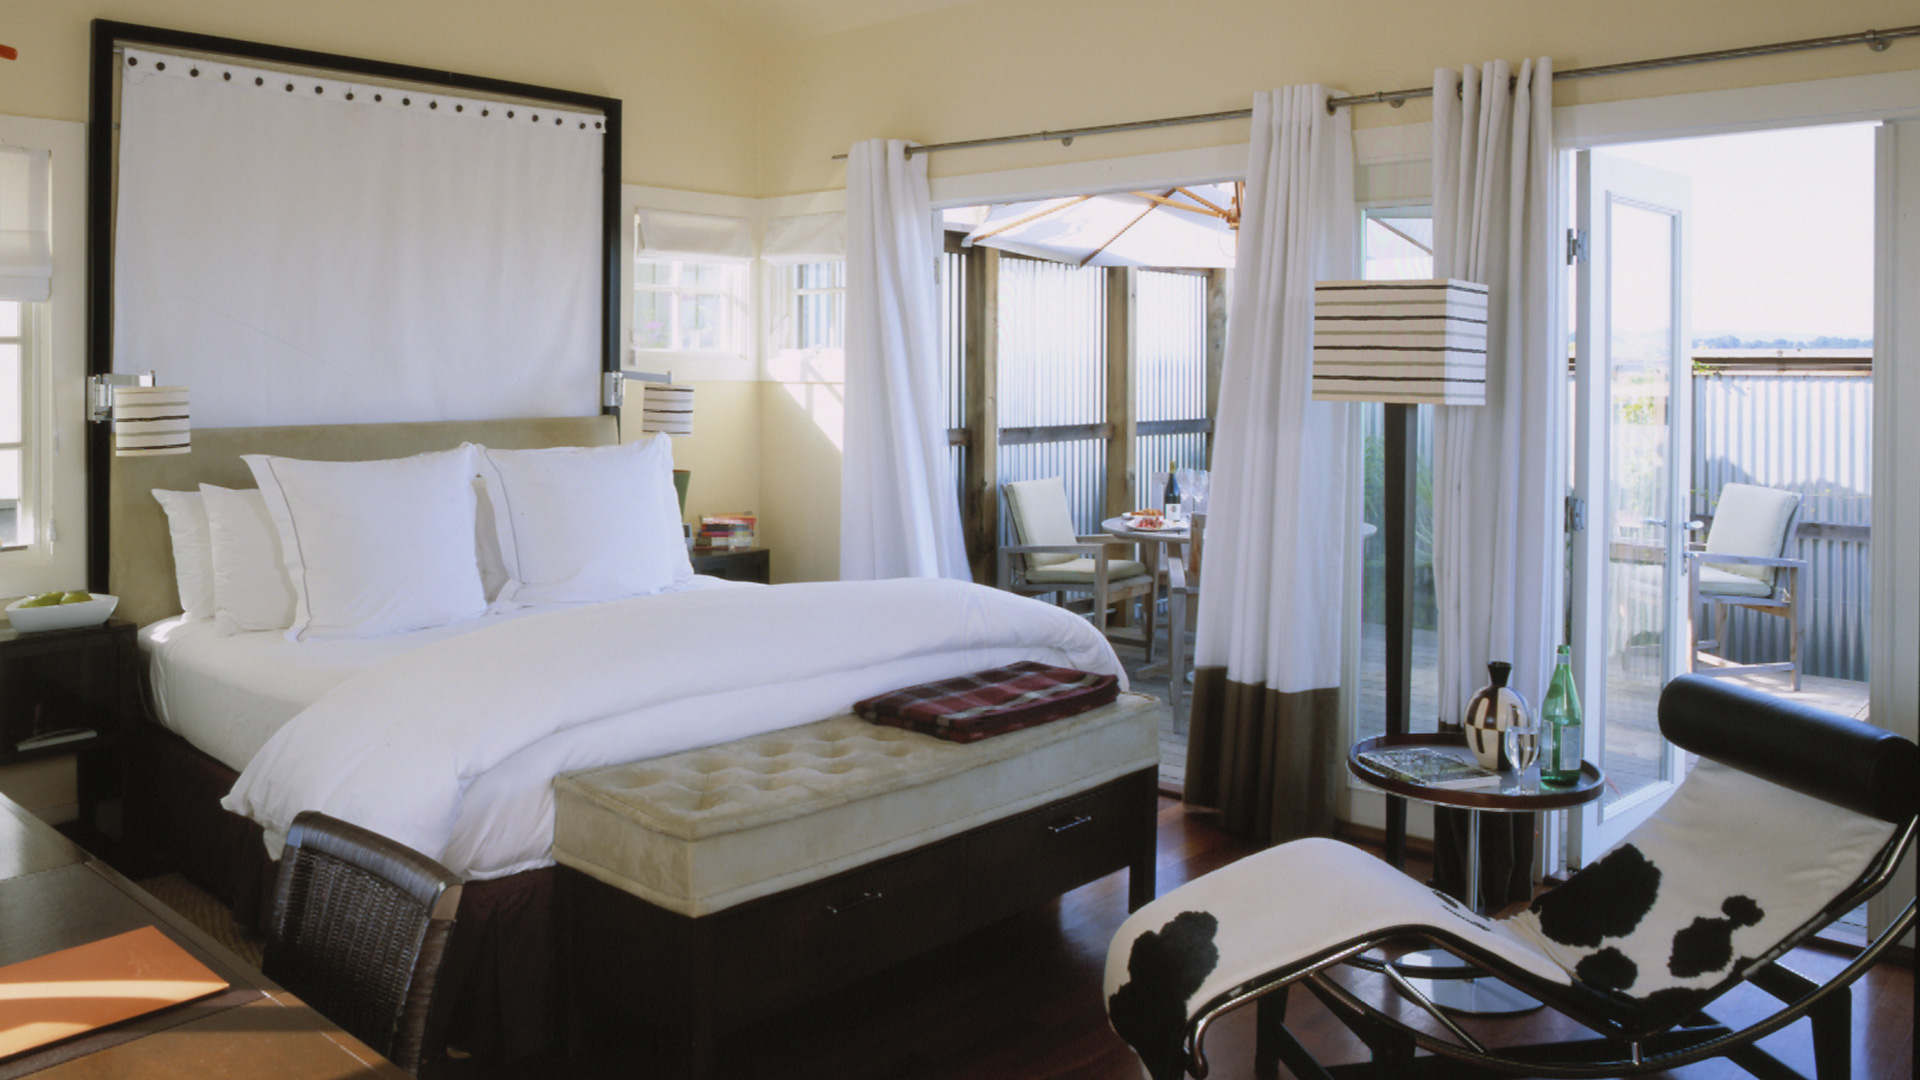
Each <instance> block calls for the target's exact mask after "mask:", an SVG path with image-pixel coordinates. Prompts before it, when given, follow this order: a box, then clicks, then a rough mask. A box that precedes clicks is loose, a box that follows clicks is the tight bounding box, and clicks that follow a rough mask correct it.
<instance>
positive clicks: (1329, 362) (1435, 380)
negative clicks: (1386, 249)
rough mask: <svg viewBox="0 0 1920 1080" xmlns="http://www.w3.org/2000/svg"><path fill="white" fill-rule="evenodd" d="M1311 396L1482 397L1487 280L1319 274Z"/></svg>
mask: <svg viewBox="0 0 1920 1080" xmlns="http://www.w3.org/2000/svg"><path fill="white" fill-rule="evenodd" d="M1313 397H1314V400H1316V401H1384V402H1388V403H1390V404H1402V405H1485V404H1486V403H1487V287H1486V286H1485V285H1476V284H1474V283H1473V282H1471V281H1455V280H1453V279H1451V278H1443V279H1437V280H1432V281H1322V282H1319V283H1318V284H1316V285H1315V286H1314V287H1313Z"/></svg>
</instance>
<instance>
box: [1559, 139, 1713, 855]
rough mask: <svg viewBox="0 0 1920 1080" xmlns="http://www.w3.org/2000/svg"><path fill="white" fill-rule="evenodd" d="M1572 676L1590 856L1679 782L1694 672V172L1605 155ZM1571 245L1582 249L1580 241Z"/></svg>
mask: <svg viewBox="0 0 1920 1080" xmlns="http://www.w3.org/2000/svg"><path fill="white" fill-rule="evenodd" d="M1575 184H1576V187H1575V196H1576V203H1575V206H1576V210H1575V216H1576V219H1577V222H1578V224H1577V228H1578V229H1579V230H1580V233H1581V234H1583V235H1584V239H1585V243H1584V249H1585V257H1584V259H1580V260H1579V261H1577V262H1576V266H1575V288H1576V297H1575V330H1574V350H1575V358H1576V362H1575V391H1574V455H1573V456H1574V490H1573V495H1574V498H1575V499H1576V500H1578V502H1576V504H1575V506H1576V509H1577V510H1579V509H1583V510H1584V513H1583V514H1577V516H1580V517H1584V527H1583V528H1582V527H1578V523H1576V529H1575V531H1574V532H1573V533H1572V539H1573V551H1572V581H1571V585H1572V601H1573V603H1572V616H1573V624H1572V627H1571V629H1572V644H1573V652H1574V678H1575V681H1576V682H1577V683H1578V686H1579V690H1580V696H1581V701H1582V705H1583V706H1584V711H1585V719H1586V733H1585V738H1586V752H1585V756H1586V758H1587V760H1589V761H1593V762H1596V763H1597V764H1599V766H1600V767H1601V768H1602V769H1603V770H1605V772H1606V774H1607V778H1608V785H1607V791H1606V794H1605V795H1604V796H1603V797H1602V798H1601V799H1600V800H1598V801H1597V802H1594V803H1589V804H1588V805H1587V806H1586V807H1585V808H1584V809H1583V811H1582V812H1581V814H1580V816H1579V817H1577V818H1574V819H1572V820H1570V821H1569V823H1568V851H1567V861H1568V864H1569V866H1570V867H1575V868H1577V867H1580V866H1584V865H1586V864H1587V863H1589V862H1592V861H1593V860H1594V859H1597V858H1599V857H1600V855H1601V854H1603V853H1604V852H1605V851H1606V850H1607V849H1608V848H1609V847H1611V846H1612V845H1613V844H1614V843H1616V842H1617V841H1619V840H1620V838H1621V837H1623V836H1625V835H1626V833H1627V832H1628V831H1629V830H1631V829H1632V828H1633V827H1634V826H1635V825H1637V824H1639V823H1640V822H1641V821H1643V820H1645V819H1646V818H1647V816H1648V815H1650V814H1652V813H1653V811H1654V810H1655V809H1657V808H1658V807H1659V806H1660V804H1661V803H1663V802H1665V801H1666V798H1667V796H1668V795H1670V794H1671V793H1672V791H1673V788H1674V787H1675V785H1677V784H1678V783H1679V782H1680V780H1681V778H1682V770H1683V767H1684V763H1683V761H1682V760H1681V755H1680V752H1679V751H1678V750H1677V748H1675V747H1674V746H1673V745H1672V744H1670V743H1668V742H1667V741H1666V740H1664V739H1662V738H1661V737H1660V729H1659V723H1658V718H1657V716H1656V706H1657V703H1658V699H1659V694H1660V689H1661V687H1663V686H1665V685H1666V683H1667V680H1669V679H1671V678H1673V677H1674V676H1675V675H1677V674H1679V673H1680V672H1682V671H1684V670H1686V664H1687V656H1686V642H1687V626H1686V614H1687V613H1686V590H1685V588H1684V587H1683V579H1682V576H1681V575H1682V572H1683V570H1684V558H1685V554H1684V553H1685V551H1686V544H1687V540H1688V533H1687V528H1686V513H1687V506H1688V498H1687V495H1688V485H1689V476H1690V473H1691V458H1692V447H1691V434H1692V423H1691V418H1692V401H1691V398H1692V384H1693V378H1692V361H1691V356H1690V354H1689V350H1688V338H1687V325H1686V324H1687V318H1686V313H1687V273H1686V268H1687V263H1686V257H1687V226H1688V203H1689V183H1688V181H1687V179H1686V178H1685V177H1681V176H1676V175H1674V174H1672V173H1667V172H1662V171H1660V170H1657V169H1652V168H1649V167H1647V166H1644V165H1640V164H1637V163H1635V162H1631V161H1626V160H1624V159H1621V158H1617V157H1610V156H1608V155H1607V154H1605V153H1603V152H1599V151H1581V152H1579V153H1578V154H1577V155H1576V161H1575ZM1576 250H1577V249H1576Z"/></svg>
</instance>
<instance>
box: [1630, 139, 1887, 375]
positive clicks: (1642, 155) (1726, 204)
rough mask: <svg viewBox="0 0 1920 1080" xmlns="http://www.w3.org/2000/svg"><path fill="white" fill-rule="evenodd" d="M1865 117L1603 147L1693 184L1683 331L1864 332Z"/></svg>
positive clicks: (1799, 335)
mask: <svg viewBox="0 0 1920 1080" xmlns="http://www.w3.org/2000/svg"><path fill="white" fill-rule="evenodd" d="M1873 131H1874V125H1872V124H1845V125H1835V126H1828V127H1810V128H1795V129H1790V130H1784V131H1763V132H1753V133H1749V134H1740V135H1716V136H1713V137H1711V138H1704V139H1677V140H1671V141H1667V142H1657V143H1636V144H1633V145H1630V146H1610V147H1606V148H1605V149H1603V150H1600V151H1596V153H1606V154H1613V155H1617V156H1619V157H1623V158H1628V159H1631V160H1633V161H1637V162H1640V163H1641V164H1644V165H1650V166H1652V167H1654V168H1657V169H1664V170H1666V171H1668V172H1673V173H1678V174H1680V175H1682V176H1685V177H1687V178H1688V179H1689V180H1690V181H1691V184H1692V195H1693V205H1692V208H1691V215H1692V223H1693V224H1692V241H1693V242H1692V245H1691V259H1690V263H1691V282H1692V304H1691V307H1692V318H1691V320H1690V326H1689V337H1691V338H1696V339H1697V338H1706V337H1717V336H1720V335H1724V334H1734V335H1738V336H1739V337H1741V338H1743V339H1762V340H1771V339H1774V338H1788V339H1805V338H1813V337H1818V336H1820V335H1830V336H1833V337H1858V338H1870V337H1872V336H1873V141H1874V135H1873Z"/></svg>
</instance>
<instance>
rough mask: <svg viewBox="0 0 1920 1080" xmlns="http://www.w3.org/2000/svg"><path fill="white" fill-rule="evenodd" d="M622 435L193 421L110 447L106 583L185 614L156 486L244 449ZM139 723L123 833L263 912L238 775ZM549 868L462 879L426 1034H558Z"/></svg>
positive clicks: (469, 1046)
mask: <svg viewBox="0 0 1920 1080" xmlns="http://www.w3.org/2000/svg"><path fill="white" fill-rule="evenodd" d="M618 439H619V427H618V420H617V419H616V418H615V417H612V416H591V417H576V418H562V419H532V420H482V421H453V422H445V423H419V424H341V425H324V426H311V427H273V428H217V429H211V430H198V431H195V432H194V433H193V452H192V453H190V454H180V455H173V456H164V457H126V458H113V459H111V460H112V461H113V470H112V489H111V498H110V499H109V501H108V506H109V512H110V514H111V517H110V530H111V531H110V535H111V537H112V544H111V546H110V550H109V567H110V574H111V576H110V580H109V583H110V585H111V590H110V591H112V592H114V594H115V595H117V596H119V597H120V605H119V609H118V610H119V612H120V613H121V614H122V615H123V616H124V617H126V618H128V619H131V620H133V621H134V622H136V623H138V624H140V625H143V626H144V625H145V624H147V623H150V622H153V621H154V620H156V619H164V618H168V617H169V616H173V615H177V614H179V613H180V602H179V595H178V592H177V590H176V588H175V586H174V573H173V546H172V541H171V539H170V537H169V535H168V532H167V519H166V513H165V511H163V510H162V509H161V508H160V503H159V501H158V500H156V499H155V498H154V497H153V494H152V492H153V491H154V489H156V488H159V489H162V490H174V491H181V490H186V491H191V490H194V489H196V488H197V487H198V486H199V485H200V484H202V483H208V484H217V485H219V486H222V487H233V488H250V487H253V486H255V485H254V482H253V475H252V473H251V472H250V471H249V470H248V469H247V466H246V463H245V462H243V461H241V460H240V455H241V454H251V453H263V454H276V455H280V456H284V457H297V458H305V459H308V460H319V461H355V460H374V459H379V458H391V457H404V456H407V455H409V454H418V453H425V452H428V451H433V450H448V449H452V448H453V447H456V446H459V445H460V444H461V443H462V442H477V443H481V444H484V445H487V446H493V447H499V448H501V449H509V450H519V449H531V448H537V447H544V446H603V445H608V444H611V443H614V442H617V441H618ZM142 700H143V701H144V702H146V703H147V705H148V715H147V716H146V717H145V720H146V721H147V722H145V723H139V724H136V725H133V727H134V730H133V732H132V733H131V735H130V737H129V738H128V740H127V752H126V754H125V755H124V762H123V771H124V775H125V777H126V781H125V804H124V808H123V812H122V814H121V821H122V831H123V833H124V836H123V839H124V840H125V842H126V845H127V847H128V848H129V850H130V851H131V852H132V853H133V854H134V855H135V856H136V857H140V858H143V859H144V858H147V857H152V858H153V859H154V860H155V861H157V862H159V863H160V864H162V865H164V866H167V867H170V868H173V869H176V870H178V871H179V872H180V873H181V874H182V875H184V876H185V877H186V878H187V879H188V880H190V881H192V882H193V883H194V884H196V885H199V886H200V887H201V888H203V889H206V890H207V891H208V892H210V893H212V894H213V895H214V896H215V897H216V898H218V899H219V900H220V902H221V903H223V904H225V905H227V906H228V907H229V908H231V909H233V912H234V915H235V917H236V918H239V919H240V920H241V921H242V922H244V923H247V924H249V925H254V926H260V925H263V924H264V919H265V915H266V910H267V903H266V901H267V899H268V897H269V895H270V893H269V890H270V889H271V888H272V883H273V875H274V873H275V869H276V867H275V864H274V863H273V862H272V861H270V860H269V859H268V858H267V855H266V849H265V847H264V845H263V844H262V841H261V830H260V826H259V825H257V824H255V823H253V822H252V821H249V820H247V819H246V818H243V817H240V816H239V815H237V814H232V813H229V812H227V811H226V810H224V809H222V808H221V806H220V799H221V798H222V797H223V796H225V795H226V793H227V792H228V791H230V790H232V788H233V783H234V781H235V780H236V779H238V777H239V774H238V773H236V772H234V770H233V769H231V768H229V767H228V766H227V765H225V764H223V763H221V762H219V761H216V760H215V759H213V758H211V757H209V756H207V755H206V754H204V753H202V752H201V751H199V750H197V749H195V748H194V747H193V746H191V745H189V744H188V743H187V741H186V740H185V739H182V738H181V737H180V736H178V735H175V734H174V733H172V732H171V731H168V730H166V729H165V728H163V727H161V726H160V725H159V723H158V722H157V721H156V720H154V719H153V714H152V712H151V695H150V694H146V695H142ZM554 878H555V874H554V870H553V868H552V867H546V868H542V869H538V870H529V871H525V872H523V873H519V874H512V875H509V876H507V877H504V878H498V879H495V880H492V881H479V882H472V883H469V885H468V886H467V888H466V890H465V892H464V894H463V895H462V898H461V903H460V915H459V922H458V923H457V925H456V927H455V930H454V935H453V940H452V942H451V943H450V944H449V946H448V951H447V959H446V962H445V965H444V967H443V974H442V976H441V989H440V992H439V993H437V994H436V995H435V998H434V1015H433V1016H432V1017H430V1018H429V1021H428V1038H429V1039H430V1040H433V1041H431V1042H430V1043H429V1045H432V1046H435V1047H437V1046H439V1045H441V1044H442V1043H443V1042H445V1041H449V1040H450V1041H451V1042H452V1043H453V1045H456V1046H459V1047H461V1048H462V1049H465V1050H469V1051H472V1052H474V1053H477V1054H487V1055H494V1056H502V1057H508V1058H513V1057H522V1056H525V1055H527V1054H531V1053H533V1052H536V1051H538V1050H539V1049H541V1048H542V1047H544V1046H546V1045H547V1044H548V1043H549V1042H551V1041H552V1039H553V1036H554V1033H555V1031H556V1028H555V1023H554V1002H555V1001H556V1000H557V997H558V986H557V978H556V976H555V966H556V963H557V949H556V947H555V944H554V914H553V913H554Z"/></svg>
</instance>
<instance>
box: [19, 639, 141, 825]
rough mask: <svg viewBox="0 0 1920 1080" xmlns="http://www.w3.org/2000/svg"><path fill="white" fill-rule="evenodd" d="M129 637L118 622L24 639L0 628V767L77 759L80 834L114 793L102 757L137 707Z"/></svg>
mask: <svg viewBox="0 0 1920 1080" xmlns="http://www.w3.org/2000/svg"><path fill="white" fill-rule="evenodd" d="M135 633H136V627H135V626H134V624H133V623H131V622H128V621H127V620H125V619H109V620H107V621H106V622H105V623H103V624H101V625H99V626H83V627H78V628H76V629H73V630H40V631H34V632H30V633H26V632H22V631H19V630H16V629H14V628H13V626H11V625H4V626H0V765H12V764H16V763H19V762H25V761H36V760H39V759H41V758H49V757H59V756H62V755H65V754H74V755H77V757H78V764H79V768H78V770H77V771H78V784H79V790H78V791H77V792H76V794H77V797H78V800H79V803H80V822H79V824H80V826H81V827H82V829H83V830H91V829H92V828H94V827H95V826H96V824H97V821H96V813H95V811H96V808H97V807H98V806H99V804H100V803H101V802H103V801H105V800H107V799H110V798H113V797H115V796H116V795H117V794H118V791H117V789H118V787H119V772H120V770H119V764H120V763H119V760H118V757H117V755H116V754H114V753H111V752H109V751H110V750H111V749H112V748H113V747H115V746H116V745H117V744H118V743H119V741H120V737H121V734H122V733H123V732H124V731H125V725H126V724H127V723H129V722H130V721H131V720H132V719H133V717H134V716H135V715H136V710H137V709H138V707H139V697H138V695H139V687H140V675H139V663H140V661H139V657H140V646H139V642H138V640H137V639H136V638H135Z"/></svg>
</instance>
